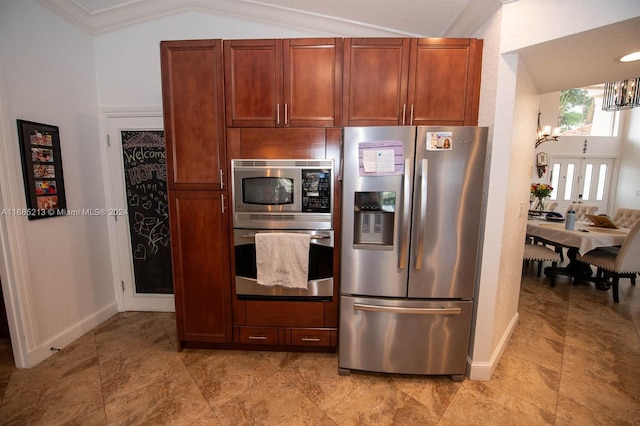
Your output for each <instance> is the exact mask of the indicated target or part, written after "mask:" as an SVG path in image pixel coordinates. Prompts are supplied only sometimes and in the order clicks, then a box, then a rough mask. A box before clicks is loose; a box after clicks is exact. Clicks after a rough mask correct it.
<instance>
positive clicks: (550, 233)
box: [526, 218, 630, 278]
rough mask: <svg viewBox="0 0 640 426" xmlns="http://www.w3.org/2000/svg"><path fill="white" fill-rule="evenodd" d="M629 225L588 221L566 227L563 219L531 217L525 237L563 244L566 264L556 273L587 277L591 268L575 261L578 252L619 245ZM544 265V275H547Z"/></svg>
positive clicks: (547, 269) (559, 245) (548, 269)
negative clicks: (565, 249)
mask: <svg viewBox="0 0 640 426" xmlns="http://www.w3.org/2000/svg"><path fill="white" fill-rule="evenodd" d="M629 231H630V229H628V228H603V227H597V226H593V225H592V224H591V222H581V221H580V222H576V223H575V225H574V228H573V229H571V230H569V229H565V223H564V221H549V220H546V219H539V218H530V219H529V220H528V221H527V232H526V233H527V236H529V237H533V238H534V240H536V241H538V242H541V243H543V244H549V245H553V246H555V247H566V248H567V258H568V259H569V263H568V264H567V265H566V266H565V267H563V268H557V271H556V273H557V274H560V275H568V276H571V277H574V278H589V277H591V275H593V271H592V270H591V267H590V266H589V265H587V264H584V263H581V262H578V261H577V260H576V257H577V254H578V253H579V254H581V255H583V254H585V253H587V252H589V251H591V250H593V249H596V248H599V247H618V246H621V245H622V243H624V240H625V238H626V237H627V235H628V234H629ZM550 271H551V270H550V268H545V275H549V274H550Z"/></svg>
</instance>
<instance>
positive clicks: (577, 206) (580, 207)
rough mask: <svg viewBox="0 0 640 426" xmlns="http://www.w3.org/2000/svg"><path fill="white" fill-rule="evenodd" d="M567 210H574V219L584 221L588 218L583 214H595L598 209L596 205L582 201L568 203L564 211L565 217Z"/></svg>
mask: <svg viewBox="0 0 640 426" xmlns="http://www.w3.org/2000/svg"><path fill="white" fill-rule="evenodd" d="M569 210H574V211H575V212H576V221H586V220H588V219H587V217H586V216H585V215H587V214H595V212H596V211H597V210H598V206H591V205H589V204H582V203H569V205H568V206H567V210H566V211H565V213H564V216H565V217H567V212H568V211H569Z"/></svg>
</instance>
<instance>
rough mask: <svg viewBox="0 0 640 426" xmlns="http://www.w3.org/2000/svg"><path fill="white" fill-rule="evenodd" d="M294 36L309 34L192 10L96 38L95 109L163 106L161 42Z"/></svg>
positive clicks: (308, 34)
mask: <svg viewBox="0 0 640 426" xmlns="http://www.w3.org/2000/svg"><path fill="white" fill-rule="evenodd" d="M296 37H314V35H313V34H311V33H301V32H296V31H292V30H287V29H282V28H277V27H270V26H267V25H262V24H256V23H251V22H243V21H238V20H235V19H231V18H223V17H219V16H214V15H209V14H202V13H197V12H188V13H181V14H178V15H172V16H169V17H166V18H162V19H159V20H157V21H150V22H145V23H142V24H139V25H136V26H135V27H128V28H124V29H121V30H119V31H114V32H112V33H108V34H103V35H99V36H96V38H95V45H96V66H97V72H98V99H99V100H98V102H99V105H100V106H101V107H114V106H118V107H121V106H136V107H139V106H154V107H160V106H161V105H162V93H161V84H160V41H162V40H190V39H227V40H229V39H247V38H296Z"/></svg>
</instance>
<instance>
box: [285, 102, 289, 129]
mask: <svg viewBox="0 0 640 426" xmlns="http://www.w3.org/2000/svg"><path fill="white" fill-rule="evenodd" d="M288 110H289V108H288V105H287V104H284V125H285V126H286V125H287V124H288V122H289V111H288Z"/></svg>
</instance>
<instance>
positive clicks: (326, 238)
mask: <svg viewBox="0 0 640 426" xmlns="http://www.w3.org/2000/svg"><path fill="white" fill-rule="evenodd" d="M261 232H282V231H280V230H268V229H234V231H233V243H234V249H235V264H236V271H235V281H236V295H237V296H238V297H239V298H240V299H263V298H281V299H284V298H287V299H291V298H295V299H299V300H304V299H314V300H318V299H320V300H322V299H324V300H329V299H331V297H332V296H333V250H334V240H333V230H296V231H287V232H303V233H306V234H309V235H310V242H311V244H310V247H309V281H308V283H307V289H300V288H288V287H282V286H278V285H276V286H263V285H260V284H258V283H257V279H256V277H257V269H256V242H255V235H256V234H257V233H261Z"/></svg>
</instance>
